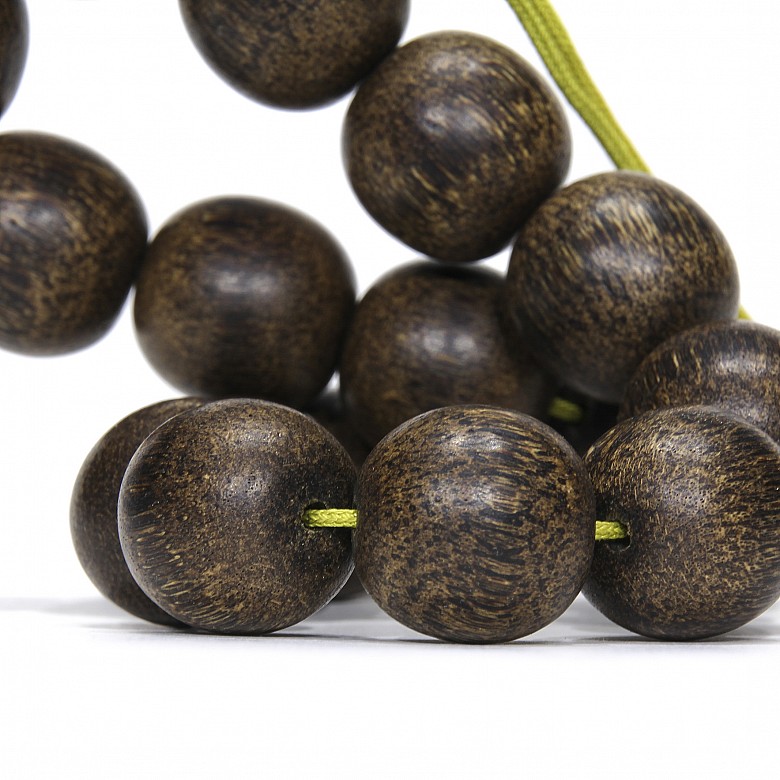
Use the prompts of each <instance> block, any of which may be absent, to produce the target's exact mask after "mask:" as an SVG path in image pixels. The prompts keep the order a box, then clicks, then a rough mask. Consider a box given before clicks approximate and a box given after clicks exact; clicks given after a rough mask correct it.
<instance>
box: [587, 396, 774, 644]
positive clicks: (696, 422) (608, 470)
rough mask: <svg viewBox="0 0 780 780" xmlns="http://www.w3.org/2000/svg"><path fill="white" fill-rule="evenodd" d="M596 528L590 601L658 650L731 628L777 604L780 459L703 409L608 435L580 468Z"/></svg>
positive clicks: (647, 418)
mask: <svg viewBox="0 0 780 780" xmlns="http://www.w3.org/2000/svg"><path fill="white" fill-rule="evenodd" d="M585 463H586V466H587V467H588V471H589V472H590V476H591V479H592V481H593V486H594V489H595V491H596V509H597V512H598V517H599V518H600V519H602V520H609V521H617V522H620V523H623V524H624V525H625V526H626V527H627V528H628V532H629V541H628V544H626V543H625V542H623V541H620V542H599V543H598V544H597V545H596V552H595V555H594V560H593V567H592V569H591V574H590V577H589V579H588V582H587V583H586V585H585V590H584V592H585V595H586V597H587V598H588V600H589V601H590V602H591V603H592V604H593V605H594V606H595V607H596V608H597V609H599V610H600V611H601V612H603V613H604V614H605V615H606V616H607V617H608V618H610V619H611V620H613V621H615V622H616V623H618V624H619V625H621V626H623V627H625V628H627V629H629V630H630V631H634V632H636V633H638V634H643V635H645V636H650V637H657V638H661V639H700V638H704V637H709V636H714V635H716V634H722V633H724V632H726V631H731V630H732V629H735V628H738V627H739V626H741V625H743V624H745V623H747V622H748V621H750V620H752V619H753V618H755V617H757V616H758V615H759V614H761V613H762V612H763V611H764V610H766V609H767V608H768V607H770V606H771V605H772V604H773V603H774V602H775V601H776V600H777V598H778V596H780V522H779V520H780V447H778V445H777V444H776V443H775V442H774V441H773V440H772V439H770V438H769V436H767V435H766V434H765V433H764V432H763V431H760V430H758V428H755V427H754V426H752V425H749V424H748V423H746V422H744V421H743V420H740V419H739V418H738V417H736V416H734V415H732V414H730V413H728V412H724V411H722V410H717V409H714V408H710V407H678V408H675V409H658V410H654V411H650V412H647V413H646V414H644V415H642V416H640V417H634V418H632V419H630V420H626V421H624V422H622V423H620V424H619V425H617V426H616V427H615V428H613V429H612V430H611V431H609V432H608V433H606V434H605V435H604V436H603V437H602V438H601V439H600V440H599V441H598V442H597V443H596V444H595V445H594V446H593V448H592V449H591V450H590V452H589V453H588V455H587V456H586V458H585Z"/></svg>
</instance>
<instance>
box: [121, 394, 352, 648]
mask: <svg viewBox="0 0 780 780" xmlns="http://www.w3.org/2000/svg"><path fill="white" fill-rule="evenodd" d="M354 484H355V467H354V466H353V465H352V461H351V460H350V459H349V456H348V455H347V453H346V452H345V451H344V449H343V448H342V447H341V445H339V443H338V442H337V441H336V440H335V439H334V438H333V437H332V436H331V435H330V434H329V433H328V432H327V431H325V429H324V428H322V427H321V426H320V425H318V424H317V423H315V422H314V421H313V420H312V419H311V418H309V417H307V416H306V415H304V414H302V413H300V412H296V411H294V410H292V409H288V408H286V407H283V406H278V405H277V404H271V403H267V402H263V401H253V400H245V399H237V400H225V401H216V402H214V403H210V404H207V405H205V406H202V407H200V408H199V409H193V410H191V411H189V412H184V413H183V414H180V415H178V416H176V417H174V418H173V419H172V420H169V421H168V422H167V423H165V424H164V425H163V426H161V427H160V428H158V429H157V430H156V431H155V432H154V433H153V434H152V435H151V436H149V437H148V438H147V439H146V440H145V441H144V443H143V444H142V445H141V447H140V448H139V449H138V451H137V452H136V454H135V455H134V456H133V459H132V460H131V461H130V465H129V466H128V469H127V472H126V473H125V477H124V480H123V482H122V489H121V492H120V496H119V537H120V541H121V544H122V550H123V552H124V555H125V559H126V560H127V564H128V567H129V569H130V572H131V573H132V575H133V577H135V579H136V581H137V582H138V584H139V585H140V586H141V588H142V589H143V590H144V592H145V593H146V594H147V595H148V596H149V597H150V598H151V599H152V600H153V601H154V602H155V603H157V604H158V605H159V606H160V607H161V608H162V609H164V610H165V611H166V612H168V613H169V614H171V615H173V616H174V617H175V618H177V619H178V620H180V621H182V622H183V623H186V624H187V625H190V626H193V627H194V628H198V629H203V630H207V631H216V632H221V633H240V634H261V633H267V632H270V631H276V630H278V629H281V628H285V627H286V626H290V625H293V624H294V623H297V622H299V621H301V620H303V619H304V618H306V617H308V616H309V615H311V614H312V613H313V612H315V611H316V610H318V609H319V608H320V607H322V606H324V605H325V604H326V603H327V602H328V601H329V600H330V599H331V598H333V596H334V595H335V594H336V593H337V592H338V590H339V589H340V588H341V587H342V585H343V584H344V583H345V581H346V579H347V577H348V576H349V574H350V572H351V571H352V550H351V533H350V531H349V530H347V529H337V528H333V529H331V528H309V527H307V525H306V524H305V522H304V512H305V510H306V509H308V508H314V507H326V508H328V507H332V508H348V507H351V506H352V499H353V490H354Z"/></svg>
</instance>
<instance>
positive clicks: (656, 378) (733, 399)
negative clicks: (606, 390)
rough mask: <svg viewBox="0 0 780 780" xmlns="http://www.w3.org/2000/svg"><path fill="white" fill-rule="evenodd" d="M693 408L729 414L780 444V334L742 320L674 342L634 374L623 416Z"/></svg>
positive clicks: (652, 355)
mask: <svg viewBox="0 0 780 780" xmlns="http://www.w3.org/2000/svg"><path fill="white" fill-rule="evenodd" d="M691 404H701V405H705V406H717V407H721V408H723V409H726V410H728V411H730V412H733V413H734V414H736V415H738V416H739V417H742V418H743V419H745V420H746V421H747V422H749V423H752V424H753V425H755V426H756V427H757V428H760V429H761V430H762V431H764V432H766V433H768V434H769V435H770V436H771V437H772V438H773V439H774V440H775V441H780V332H779V331H777V330H774V329H773V328H768V327H766V326H765V325H759V324H758V323H755V322H745V321H743V320H739V321H733V322H731V321H725V322H712V323H707V324H705V325H700V326H698V327H696V328H691V329H690V330H686V331H683V332H682V333H678V334H677V335H675V336H672V337H671V338H670V339H667V340H666V341H664V342H663V343H662V344H661V345H660V346H659V347H657V348H656V349H654V350H653V351H652V352H651V353H650V354H649V355H648V356H647V357H646V358H645V359H644V360H643V361H642V363H641V365H640V366H639V368H638V369H637V370H636V372H635V373H634V376H633V377H632V378H631V381H630V382H629V385H628V388H627V390H626V396H625V399H624V400H623V405H622V407H621V410H620V416H621V418H622V419H625V418H626V417H634V416H636V415H638V414H641V413H642V412H646V411H648V410H650V409H657V408H660V407H666V406H688V405H691Z"/></svg>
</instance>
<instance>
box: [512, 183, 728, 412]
mask: <svg viewBox="0 0 780 780" xmlns="http://www.w3.org/2000/svg"><path fill="white" fill-rule="evenodd" d="M738 298H739V282H738V278H737V270H736V265H735V263H734V258H733V256H732V254H731V251H730V249H729V247H728V245H727V244H726V240H725V239H724V237H723V235H722V234H721V232H720V230H719V229H718V228H717V226H716V225H715V223H714V222H712V220H711V219H710V218H709V217H708V216H707V215H706V214H705V213H704V212H703V211H702V209H701V208H700V207H699V206H698V205H697V204H696V203H694V202H693V201H692V200H691V199H690V198H689V197H688V196H687V195H685V194H683V193H682V192H680V191H679V190H677V189H675V188H674V187H671V186H670V185H668V184H665V183H664V182H662V181H660V180H658V179H654V178H652V177H650V176H647V175H645V174H640V173H629V172H626V171H619V172H614V173H605V174H600V175H598V176H593V177H591V178H588V179H584V180H582V181H579V182H576V183H575V184H572V185H570V186H569V187H566V188H565V189H563V190H561V191H560V192H558V193H557V194H555V195H554V196H553V197H552V198H550V199H549V200H548V201H547V202H545V203H544V204H542V206H541V207H540V208H539V210H538V211H537V212H536V213H535V214H534V216H533V217H532V218H531V219H530V220H529V221H528V223H527V224H526V225H525V227H524V229H523V231H522V232H521V234H520V235H519V236H518V239H517V243H516V245H515V248H514V251H513V252H512V258H511V261H510V264H509V273H508V276H507V293H506V306H507V312H508V315H509V317H510V319H512V320H513V321H514V322H515V323H517V324H518V326H519V327H522V329H523V334H524V338H525V339H527V341H528V344H529V347H530V348H531V349H532V350H533V352H534V354H535V355H536V356H537V357H538V358H539V360H540V361H541V362H542V363H543V364H544V365H545V366H547V367H548V368H549V369H550V370H551V371H553V372H555V373H556V375H557V376H558V377H559V378H560V379H561V381H562V382H563V383H564V384H566V385H569V386H570V387H572V388H573V389H575V390H579V391H580V392H582V393H585V394H586V395H590V396H593V397H594V398H596V399H597V400H601V401H606V402H609V403H620V401H621V400H622V398H623V392H624V390H625V387H626V384H627V383H628V380H629V378H630V377H631V374H632V373H633V372H634V370H635V369H636V368H637V366H638V365H639V363H640V362H641V361H642V359H643V358H644V357H645V356H646V355H647V354H648V353H649V352H650V351H651V350H652V349H654V348H655V347H656V346H658V344H660V343H661V342H662V341H664V339H666V338H668V337H669V336H671V335H673V334H674V333H677V332H678V331H681V330H685V329H686V328H689V327H691V326H693V325H698V324H699V323H702V322H708V321H710V320H718V319H733V318H734V317H735V316H736V314H737V307H738Z"/></svg>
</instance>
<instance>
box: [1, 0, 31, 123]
mask: <svg viewBox="0 0 780 780" xmlns="http://www.w3.org/2000/svg"><path fill="white" fill-rule="evenodd" d="M28 43H29V25H28V21H27V10H26V8H25V5H24V3H23V2H22V0H0V116H2V115H3V114H4V113H5V110H6V108H8V106H9V105H10V103H11V101H12V100H13V98H14V95H15V94H16V90H17V88H18V87H19V82H20V81H21V80H22V71H23V70H24V63H25V61H26V59H27V46H28Z"/></svg>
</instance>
